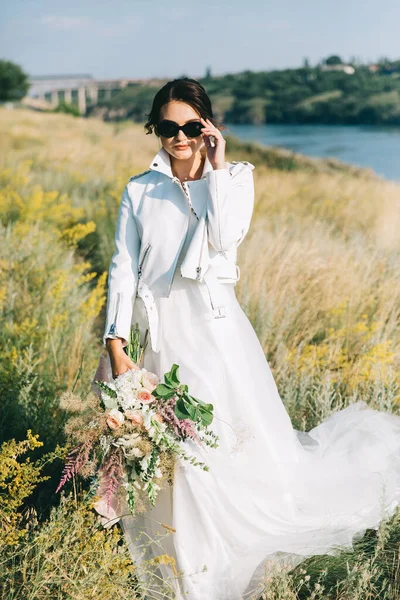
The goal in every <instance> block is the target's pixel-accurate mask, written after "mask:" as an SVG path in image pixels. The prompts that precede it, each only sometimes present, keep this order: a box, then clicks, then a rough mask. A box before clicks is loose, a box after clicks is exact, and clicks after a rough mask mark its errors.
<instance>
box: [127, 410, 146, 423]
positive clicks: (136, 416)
mask: <svg viewBox="0 0 400 600" xmlns="http://www.w3.org/2000/svg"><path fill="white" fill-rule="evenodd" d="M125 417H126V418H127V419H128V420H129V421H131V423H133V424H134V425H143V416H142V415H141V414H140V413H138V412H137V411H135V410H126V411H125Z"/></svg>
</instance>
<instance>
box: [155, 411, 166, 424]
mask: <svg viewBox="0 0 400 600" xmlns="http://www.w3.org/2000/svg"><path fill="white" fill-rule="evenodd" d="M153 418H154V420H155V421H158V423H164V418H163V417H162V415H160V414H158V413H157V414H156V415H154V417H153Z"/></svg>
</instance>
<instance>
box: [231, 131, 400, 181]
mask: <svg viewBox="0 0 400 600" xmlns="http://www.w3.org/2000/svg"><path fill="white" fill-rule="evenodd" d="M225 125H226V127H228V129H229V131H226V130H224V135H226V134H229V133H231V134H232V135H234V136H236V137H238V138H240V139H242V140H246V141H254V142H259V143H261V144H265V145H266V146H280V147H283V148H288V149H290V150H293V151H295V152H300V153H301V154H305V155H307V156H314V157H319V158H327V157H334V158H338V159H340V160H342V161H344V162H347V163H350V164H352V165H357V166H360V167H370V168H372V169H373V170H374V171H375V172H376V173H377V174H378V175H380V176H381V177H384V178H385V179H390V180H393V181H398V182H400V127H382V126H374V125H272V124H271V125H235V124H232V123H225Z"/></svg>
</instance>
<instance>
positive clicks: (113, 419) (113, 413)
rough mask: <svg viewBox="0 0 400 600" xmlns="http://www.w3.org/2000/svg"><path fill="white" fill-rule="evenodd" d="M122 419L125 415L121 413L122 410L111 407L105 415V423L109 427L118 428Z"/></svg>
mask: <svg viewBox="0 0 400 600" xmlns="http://www.w3.org/2000/svg"><path fill="white" fill-rule="evenodd" d="M124 420H125V417H124V415H123V414H122V412H120V411H119V410H118V409H116V408H112V409H111V410H110V412H109V413H108V415H107V420H106V423H107V425H108V426H109V428H110V429H118V428H119V427H121V425H122V423H123V422H124Z"/></svg>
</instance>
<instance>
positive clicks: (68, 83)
mask: <svg viewBox="0 0 400 600" xmlns="http://www.w3.org/2000/svg"><path fill="white" fill-rule="evenodd" d="M135 83H136V84H138V83H147V84H148V85H149V84H150V85H151V83H152V81H149V80H145V79H105V80H97V79H94V78H93V77H92V76H91V75H48V76H44V77H31V78H30V84H31V87H30V89H29V92H28V95H29V96H30V97H31V98H38V99H40V100H44V101H46V102H48V103H49V104H50V105H51V106H53V107H56V106H58V104H60V103H61V102H66V103H68V104H75V105H76V106H77V107H78V109H79V112H80V113H81V114H85V112H86V108H87V106H88V105H92V104H97V103H98V102H101V101H103V100H110V99H111V98H112V97H113V96H114V95H115V94H117V93H118V92H119V91H120V90H122V89H123V88H125V87H126V86H127V85H130V84H135Z"/></svg>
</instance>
